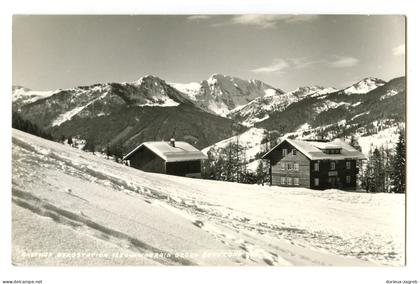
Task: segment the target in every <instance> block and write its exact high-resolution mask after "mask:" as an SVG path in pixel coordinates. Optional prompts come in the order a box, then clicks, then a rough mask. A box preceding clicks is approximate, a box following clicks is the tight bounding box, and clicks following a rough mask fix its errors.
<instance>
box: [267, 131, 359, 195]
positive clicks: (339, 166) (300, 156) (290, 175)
mask: <svg viewBox="0 0 420 284" xmlns="http://www.w3.org/2000/svg"><path fill="white" fill-rule="evenodd" d="M263 159H268V160H270V183H271V184H272V185H278V186H289V187H306V188H313V189H328V188H340V189H349V190H351V189H355V188H356V184H357V182H356V181H357V174H358V172H359V169H358V167H357V164H358V163H357V161H358V160H365V159H366V157H365V156H364V155H363V154H362V153H361V152H359V151H358V150H356V149H354V148H353V147H352V146H350V145H348V144H347V143H345V142H344V141H342V140H340V139H336V140H333V141H324V140H292V139H285V140H283V141H282V142H280V143H279V144H277V145H276V146H275V147H274V148H273V149H271V150H270V151H269V152H268V153H266V154H265V155H264V156H263Z"/></svg>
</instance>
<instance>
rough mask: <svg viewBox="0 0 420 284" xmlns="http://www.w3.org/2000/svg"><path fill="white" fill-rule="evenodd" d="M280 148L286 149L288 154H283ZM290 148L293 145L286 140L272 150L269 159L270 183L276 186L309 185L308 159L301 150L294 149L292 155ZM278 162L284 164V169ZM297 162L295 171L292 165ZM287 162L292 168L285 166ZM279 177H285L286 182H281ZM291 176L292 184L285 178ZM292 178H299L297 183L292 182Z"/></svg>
mask: <svg viewBox="0 0 420 284" xmlns="http://www.w3.org/2000/svg"><path fill="white" fill-rule="evenodd" d="M282 149H287V152H288V154H287V155H286V156H283V153H282ZM292 149H294V147H293V146H292V145H290V144H289V143H287V142H284V143H282V144H281V145H280V146H279V147H278V149H276V150H274V151H273V152H272V159H271V173H272V184H273V185H278V186H293V187H309V186H310V161H309V159H308V158H307V157H306V156H305V155H303V154H302V153H301V152H299V151H296V155H293V153H292ZM280 163H284V164H285V168H284V170H282V169H281V166H280ZM295 163H298V164H299V170H298V171H296V170H295V169H294V168H293V167H294V164H295ZM287 164H291V166H292V169H290V170H289V169H288V168H287ZM281 177H285V178H286V180H285V181H286V183H285V184H282V183H281ZM288 177H291V178H292V179H293V180H292V183H293V184H292V185H288V184H287V178H288ZM294 178H299V185H295V184H294Z"/></svg>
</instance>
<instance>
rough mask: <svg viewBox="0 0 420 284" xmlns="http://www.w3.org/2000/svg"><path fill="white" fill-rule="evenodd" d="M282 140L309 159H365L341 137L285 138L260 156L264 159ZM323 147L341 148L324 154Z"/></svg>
mask: <svg viewBox="0 0 420 284" xmlns="http://www.w3.org/2000/svg"><path fill="white" fill-rule="evenodd" d="M284 142H288V143H289V144H290V145H292V146H293V147H295V148H296V149H297V150H298V151H299V152H301V153H302V154H303V155H305V156H306V157H308V158H309V159H310V160H344V159H357V160H365V159H366V156H365V155H364V154H363V153H361V152H359V151H357V150H356V149H354V148H353V147H352V146H350V145H349V144H347V143H346V142H344V141H343V140H341V139H335V140H333V141H330V142H318V141H303V140H292V139H285V140H283V141H281V142H280V143H279V144H277V145H276V146H274V147H273V149H271V150H270V151H269V152H267V153H266V154H265V155H264V156H263V157H262V158H263V159H264V158H266V157H269V156H270V153H271V152H272V151H273V150H275V149H277V148H278V147H279V146H280V145H281V144H282V143H284ZM323 149H341V151H340V154H326V153H324V152H323V151H322V150H323Z"/></svg>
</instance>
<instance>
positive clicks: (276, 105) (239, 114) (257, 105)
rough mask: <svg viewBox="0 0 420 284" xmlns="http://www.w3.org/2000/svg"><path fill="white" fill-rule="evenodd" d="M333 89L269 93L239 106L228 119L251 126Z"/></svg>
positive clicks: (331, 91)
mask: <svg viewBox="0 0 420 284" xmlns="http://www.w3.org/2000/svg"><path fill="white" fill-rule="evenodd" d="M336 91H337V90H336V89H334V88H325V87H320V86H309V87H300V88H297V89H296V90H294V91H291V92H288V93H277V92H276V93H269V94H267V95H265V96H263V97H258V98H256V99H255V100H253V101H251V102H249V103H248V104H246V105H244V106H239V107H237V108H235V109H234V110H232V111H231V112H230V113H229V117H230V118H232V119H234V120H236V121H239V122H241V123H242V124H243V125H246V126H252V125H254V124H255V123H257V122H261V121H263V120H265V119H267V118H269V117H270V115H271V114H273V113H275V112H281V111H283V110H284V109H286V108H287V107H288V106H289V105H291V104H292V103H295V102H298V101H300V100H303V99H305V98H306V97H317V96H322V95H325V96H326V95H327V94H329V93H333V92H336Z"/></svg>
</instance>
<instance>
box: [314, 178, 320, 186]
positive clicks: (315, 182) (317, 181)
mask: <svg viewBox="0 0 420 284" xmlns="http://www.w3.org/2000/svg"><path fill="white" fill-rule="evenodd" d="M318 185H319V178H315V179H314V186H318Z"/></svg>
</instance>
